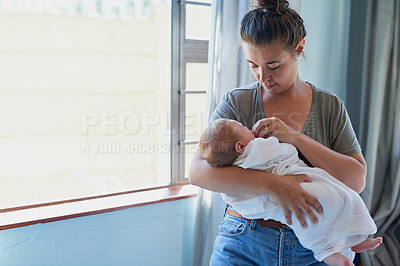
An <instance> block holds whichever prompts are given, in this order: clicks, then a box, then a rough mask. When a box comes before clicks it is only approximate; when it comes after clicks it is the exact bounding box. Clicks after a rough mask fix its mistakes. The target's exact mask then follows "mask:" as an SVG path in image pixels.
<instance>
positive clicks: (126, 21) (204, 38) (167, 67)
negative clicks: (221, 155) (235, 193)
mask: <svg viewBox="0 0 400 266" xmlns="http://www.w3.org/2000/svg"><path fill="white" fill-rule="evenodd" d="M210 2H211V0H210V1H190V2H189V1H171V0H119V1H117V0H85V1H73V0H23V1H13V0H1V1H0V32H1V34H0V39H1V41H0V72H1V73H2V75H1V76H2V86H1V88H0V94H1V97H0V117H1V121H2V123H3V126H2V127H1V128H0V147H1V149H0V180H1V184H2V185H1V186H0V195H1V201H0V209H4V208H10V207H16V206H24V205H30V204H36V203H45V202H52V201H60V200H66V199H74V198H82V197H88V196H95V195H104V194H110V193H116V192H123V191H130V190H135V189H139V188H145V187H152V186H160V185H168V184H170V183H171V182H172V183H177V182H182V181H185V180H186V179H185V173H184V172H185V171H184V169H185V168H186V169H187V167H188V166H187V164H188V161H189V159H190V158H189V157H191V154H192V153H193V151H194V150H195V148H196V146H197V145H196V143H197V139H198V136H199V135H200V133H201V131H202V130H203V128H204V120H205V105H206V102H205V90H206V87H207V74H208V67H207V64H206V63H207V50H206V49H205V48H204V47H207V45H208V39H209V33H208V35H207V32H209V29H210V26H209V25H210V21H211V4H210ZM186 9H187V12H186ZM184 14H186V16H189V15H190V19H186V20H183V19H182V15H184ZM186 18H188V17H186ZM201 21H204V23H203V22H201ZM171 22H172V24H171ZM186 23H187V24H188V25H189V26H190V27H189V26H188V27H185V25H184V24H186ZM171 25H172V27H171ZM171 28H174V29H177V30H178V31H179V32H184V33H185V34H175V35H174V34H173V30H172V29H171ZM186 35H187V36H190V41H191V42H187V40H186V38H185V36H186ZM174 36H175V37H174ZM174 38H175V40H174ZM188 39H189V38H188ZM196 39H198V40H196ZM174 42H175V43H178V44H179V45H178V47H179V49H178V48H177V49H175V48H174V49H172V50H171V47H172V45H171V44H173V43H174ZM187 43H189V46H187V45H186V44H187ZM185 45H186V46H185ZM191 45H192V46H193V47H194V48H195V49H191V54H192V55H191V56H189V57H187V56H186V55H187V53H186V50H185V49H186V48H187V47H189V48H191V47H192V46H191ZM185 47H186V48H185ZM193 47H192V48H193ZM196 47H197V48H198V47H200V48H199V49H197V48H196ZM196 49H197V50H196ZM171 51H172V52H171ZM174 53H180V55H179V54H178V55H176V56H177V57H175V58H177V59H176V60H178V61H176V60H175V59H173V58H174ZM171 60H172V61H171ZM180 60H183V61H180ZM171 62H172V63H171ZM174 75H175V78H174ZM177 77H178V78H177ZM173 80H178V81H179V82H175V83H174V82H173ZM178 132H179V133H182V132H183V133H184V134H178ZM175 146H177V147H178V149H176V148H174V147H175ZM188 148H190V149H188ZM186 150H187V152H186V155H185V151H186ZM188 158H189V159H188ZM185 165H186V166H185ZM179 169H183V170H179Z"/></svg>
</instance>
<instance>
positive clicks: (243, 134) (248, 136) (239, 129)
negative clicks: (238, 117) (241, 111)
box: [229, 120, 255, 145]
mask: <svg viewBox="0 0 400 266" xmlns="http://www.w3.org/2000/svg"><path fill="white" fill-rule="evenodd" d="M229 123H230V126H231V128H232V129H233V130H234V131H235V132H236V133H237V134H238V136H239V140H238V141H239V142H241V143H242V144H244V145H247V144H248V143H249V142H250V141H251V140H253V139H254V138H255V137H254V134H253V132H252V131H251V130H250V129H248V128H247V127H245V126H243V125H242V124H241V123H239V122H238V121H235V120H230V121H229Z"/></svg>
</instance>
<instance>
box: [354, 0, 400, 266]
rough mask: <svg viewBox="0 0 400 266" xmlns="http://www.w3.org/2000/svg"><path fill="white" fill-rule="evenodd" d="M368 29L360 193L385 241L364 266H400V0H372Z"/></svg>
mask: <svg viewBox="0 0 400 266" xmlns="http://www.w3.org/2000/svg"><path fill="white" fill-rule="evenodd" d="M368 3H369V5H370V6H369V14H368V23H369V25H367V33H366V37H367V39H366V45H367V46H366V53H365V60H364V61H365V69H364V73H363V86H362V95H361V96H362V103H361V124H360V142H361V145H362V146H363V148H364V151H365V157H366V161H367V165H368V175H367V187H366V189H365V191H364V192H363V193H362V196H363V198H364V200H365V202H366V204H367V206H368V207H369V208H370V211H371V215H372V217H373V218H374V220H375V222H376V224H377V226H378V232H377V234H376V235H378V236H383V245H381V246H380V247H378V248H377V249H375V250H370V251H368V252H364V253H362V260H361V261H362V263H363V265H364V266H370V265H371V266H372V265H373V266H379V265H382V266H386V265H400V82H399V77H400V53H399V51H400V0H371V1H368Z"/></svg>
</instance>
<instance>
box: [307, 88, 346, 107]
mask: <svg viewBox="0 0 400 266" xmlns="http://www.w3.org/2000/svg"><path fill="white" fill-rule="evenodd" d="M311 86H312V88H313V97H315V103H316V105H317V106H319V107H338V106H342V105H343V100H342V99H341V98H340V97H339V96H338V95H336V94H335V93H334V92H332V91H330V90H328V89H325V88H318V87H315V86H314V85H311Z"/></svg>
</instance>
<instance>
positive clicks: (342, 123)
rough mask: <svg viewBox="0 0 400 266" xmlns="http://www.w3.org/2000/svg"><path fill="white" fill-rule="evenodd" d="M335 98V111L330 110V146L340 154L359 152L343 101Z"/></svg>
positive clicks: (359, 148)
mask: <svg viewBox="0 0 400 266" xmlns="http://www.w3.org/2000/svg"><path fill="white" fill-rule="evenodd" d="M336 100H337V102H336V106H337V108H336V112H331V115H332V118H331V123H332V124H331V127H330V142H331V148H332V149H333V150H335V151H337V152H340V153H342V154H346V155H353V154H355V153H357V152H360V151H361V147H360V144H359V143H358V140H357V137H356V134H355V132H354V129H353V126H352V124H351V121H350V117H349V114H348V113H347V110H346V107H345V105H344V103H343V101H342V100H340V99H339V98H337V99H336Z"/></svg>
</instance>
